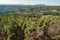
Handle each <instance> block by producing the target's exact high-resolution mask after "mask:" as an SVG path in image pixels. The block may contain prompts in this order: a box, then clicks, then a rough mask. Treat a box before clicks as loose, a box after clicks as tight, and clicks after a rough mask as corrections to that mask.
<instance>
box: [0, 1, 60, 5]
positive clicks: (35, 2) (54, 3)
mask: <svg viewBox="0 0 60 40" xmlns="http://www.w3.org/2000/svg"><path fill="white" fill-rule="evenodd" d="M0 4H26V5H33V4H46V5H60V0H0Z"/></svg>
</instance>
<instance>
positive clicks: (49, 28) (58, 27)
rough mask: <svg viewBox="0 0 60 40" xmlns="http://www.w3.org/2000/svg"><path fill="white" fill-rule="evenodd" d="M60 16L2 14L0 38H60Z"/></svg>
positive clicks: (22, 39)
mask: <svg viewBox="0 0 60 40" xmlns="http://www.w3.org/2000/svg"><path fill="white" fill-rule="evenodd" d="M59 35H60V16H58V15H42V16H41V15H40V14H4V15H0V40H60V36H59Z"/></svg>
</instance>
